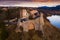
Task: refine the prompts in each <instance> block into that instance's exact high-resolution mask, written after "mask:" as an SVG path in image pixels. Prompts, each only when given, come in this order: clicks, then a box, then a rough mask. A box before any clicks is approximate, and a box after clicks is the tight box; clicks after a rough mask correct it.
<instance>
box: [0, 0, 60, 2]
mask: <svg viewBox="0 0 60 40" xmlns="http://www.w3.org/2000/svg"><path fill="white" fill-rule="evenodd" d="M0 1H33V2H46V1H60V0H0Z"/></svg>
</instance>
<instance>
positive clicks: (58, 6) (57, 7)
mask: <svg viewBox="0 0 60 40" xmlns="http://www.w3.org/2000/svg"><path fill="white" fill-rule="evenodd" d="M38 9H46V10H60V5H57V6H56V7H48V6H42V7H38Z"/></svg>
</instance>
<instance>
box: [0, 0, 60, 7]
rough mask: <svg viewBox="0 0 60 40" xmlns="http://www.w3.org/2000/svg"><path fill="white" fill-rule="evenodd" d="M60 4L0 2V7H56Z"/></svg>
mask: <svg viewBox="0 0 60 40" xmlns="http://www.w3.org/2000/svg"><path fill="white" fill-rule="evenodd" d="M56 5H60V2H26V1H25V2H20V1H0V6H9V7H11V6H14V7H17V6H18V7H41V6H48V7H52V6H56Z"/></svg>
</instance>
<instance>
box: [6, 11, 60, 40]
mask: <svg viewBox="0 0 60 40" xmlns="http://www.w3.org/2000/svg"><path fill="white" fill-rule="evenodd" d="M10 12H12V10H11V11H9V13H10ZM32 12H33V13H35V11H32ZM54 12H55V11H50V10H40V14H39V15H40V17H37V18H35V19H29V20H27V21H24V22H23V23H22V24H21V23H20V24H21V26H15V25H13V24H12V25H10V27H9V26H8V27H7V28H6V29H8V30H7V31H8V37H7V38H6V40H60V29H58V28H56V27H55V26H53V25H52V24H51V23H50V21H49V20H48V19H47V18H46V17H47V16H50V15H54V14H55V13H56V15H59V14H60V12H58V11H56V12H55V13H54ZM57 12H58V13H57ZM13 13H15V11H13ZM13 13H11V17H13V16H14V18H15V17H16V16H17V15H16V14H15V15H14V14H13ZM17 13H18V12H17ZM24 13H25V12H24ZM45 13H46V14H45ZM53 13H54V14H53ZM12 15H13V16H12ZM22 27H23V28H22Z"/></svg>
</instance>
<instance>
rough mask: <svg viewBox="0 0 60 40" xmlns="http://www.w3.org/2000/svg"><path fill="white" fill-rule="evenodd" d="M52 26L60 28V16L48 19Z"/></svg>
mask: <svg viewBox="0 0 60 40" xmlns="http://www.w3.org/2000/svg"><path fill="white" fill-rule="evenodd" d="M47 19H49V21H50V22H51V24H52V25H54V26H56V27H57V28H60V16H59V15H52V16H49V17H47Z"/></svg>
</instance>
